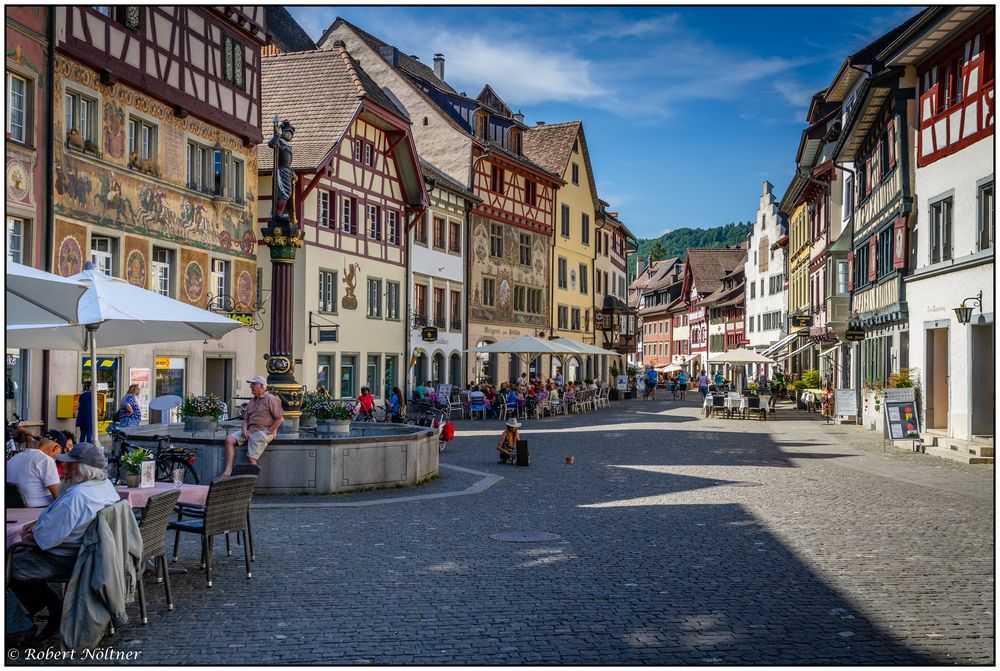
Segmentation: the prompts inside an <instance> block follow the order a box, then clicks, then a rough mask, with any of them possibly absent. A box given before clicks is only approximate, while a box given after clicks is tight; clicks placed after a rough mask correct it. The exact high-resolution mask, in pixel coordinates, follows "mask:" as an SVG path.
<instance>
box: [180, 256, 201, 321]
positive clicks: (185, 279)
mask: <svg viewBox="0 0 1000 671" xmlns="http://www.w3.org/2000/svg"><path fill="white" fill-rule="evenodd" d="M178 267H179V268H180V271H181V277H180V285H181V288H182V291H180V292H179V293H180V298H181V300H183V301H185V302H187V303H190V304H191V305H197V306H198V307H201V308H203V307H205V302H206V301H207V300H208V281H207V277H208V273H207V272H206V270H205V269H206V268H207V267H208V255H207V254H205V253H203V252H199V251H196V250H193V249H190V248H188V247H182V248H181V262H180V265H179V266H178Z"/></svg>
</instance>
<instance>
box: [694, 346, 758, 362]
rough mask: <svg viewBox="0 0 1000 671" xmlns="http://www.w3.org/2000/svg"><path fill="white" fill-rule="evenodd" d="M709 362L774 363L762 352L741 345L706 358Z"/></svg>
mask: <svg viewBox="0 0 1000 671" xmlns="http://www.w3.org/2000/svg"><path fill="white" fill-rule="evenodd" d="M708 362H709V363H734V364H741V363H742V364H746V363H774V359H772V358H770V357H766V356H764V355H763V354H758V353H757V352H754V351H753V350H749V349H745V348H743V347H737V348H736V349H731V350H729V351H728V352H723V353H722V354H719V355H716V356H713V357H712V358H711V359H709V360H708Z"/></svg>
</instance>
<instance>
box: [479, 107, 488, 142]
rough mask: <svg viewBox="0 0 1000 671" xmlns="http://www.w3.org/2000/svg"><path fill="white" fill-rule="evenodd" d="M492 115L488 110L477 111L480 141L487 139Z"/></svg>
mask: <svg viewBox="0 0 1000 671" xmlns="http://www.w3.org/2000/svg"><path fill="white" fill-rule="evenodd" d="M489 121H490V115H489V113H488V112H487V111H486V110H482V109H481V110H477V111H476V137H477V138H479V139H480V140H485V139H486V127H487V126H488V125H489Z"/></svg>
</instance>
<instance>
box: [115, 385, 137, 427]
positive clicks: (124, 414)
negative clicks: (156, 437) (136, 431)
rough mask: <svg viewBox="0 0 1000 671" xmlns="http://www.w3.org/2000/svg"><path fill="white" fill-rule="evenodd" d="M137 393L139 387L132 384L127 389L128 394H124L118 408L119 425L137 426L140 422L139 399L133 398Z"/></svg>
mask: <svg viewBox="0 0 1000 671" xmlns="http://www.w3.org/2000/svg"><path fill="white" fill-rule="evenodd" d="M138 393H139V385H137V384H133V385H132V386H130V387H129V388H128V392H127V393H126V394H125V398H123V399H122V403H121V405H120V406H119V408H118V412H119V413H120V414H119V417H120V419H119V420H118V424H119V425H121V426H139V424H140V423H141V422H142V408H140V407H139V399H137V398H136V396H135V395H136V394H138Z"/></svg>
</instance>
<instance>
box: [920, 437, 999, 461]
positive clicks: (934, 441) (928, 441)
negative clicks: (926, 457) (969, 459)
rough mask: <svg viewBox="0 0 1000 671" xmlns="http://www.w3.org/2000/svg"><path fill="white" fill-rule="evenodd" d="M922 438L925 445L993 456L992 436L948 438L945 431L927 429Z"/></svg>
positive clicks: (980, 455) (978, 455)
mask: <svg viewBox="0 0 1000 671" xmlns="http://www.w3.org/2000/svg"><path fill="white" fill-rule="evenodd" d="M921 438H922V439H923V441H924V444H925V445H934V446H935V447H939V448H942V449H946V450H952V451H955V452H963V453H967V454H971V455H972V456H974V457H993V456H994V454H993V441H992V438H991V437H987V436H974V437H973V439H972V440H962V439H959V438H948V437H947V436H946V435H944V434H943V432H938V431H925V432H924V434H923V436H921Z"/></svg>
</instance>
